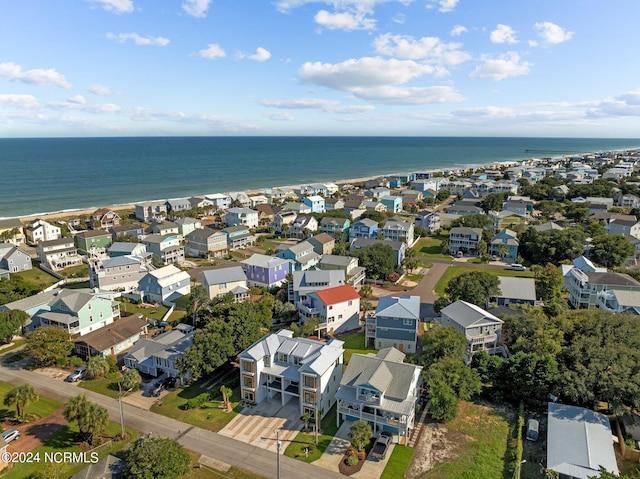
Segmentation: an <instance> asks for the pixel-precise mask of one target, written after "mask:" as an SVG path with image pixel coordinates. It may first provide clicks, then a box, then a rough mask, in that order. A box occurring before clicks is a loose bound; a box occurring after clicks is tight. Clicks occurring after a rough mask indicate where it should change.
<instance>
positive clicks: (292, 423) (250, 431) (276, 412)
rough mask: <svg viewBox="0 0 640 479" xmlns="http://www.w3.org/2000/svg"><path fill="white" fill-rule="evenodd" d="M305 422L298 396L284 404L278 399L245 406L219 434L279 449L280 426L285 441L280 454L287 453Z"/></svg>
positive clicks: (261, 446) (281, 440)
mask: <svg viewBox="0 0 640 479" xmlns="http://www.w3.org/2000/svg"><path fill="white" fill-rule="evenodd" d="M302 426H303V422H302V421H301V420H300V414H299V411H298V404H297V402H296V401H295V399H293V400H291V401H290V402H289V403H288V404H286V405H285V406H284V407H282V406H281V405H280V401H279V399H278V400H277V401H276V400H271V402H266V401H265V402H262V403H260V404H258V405H257V406H253V407H246V408H244V409H243V410H242V411H241V412H240V414H238V415H237V416H236V417H234V418H233V419H232V420H231V422H230V423H229V424H227V425H226V426H225V427H224V429H222V430H221V431H220V432H219V433H218V434H221V435H223V436H227V437H230V438H232V439H236V440H238V441H242V442H244V443H246V444H250V445H252V446H256V447H259V448H261V449H266V450H268V451H271V452H276V451H277V445H276V434H275V431H276V430H278V431H279V433H278V437H279V439H280V443H281V447H280V454H283V453H284V450H285V449H286V448H287V447H288V446H289V444H290V443H291V442H292V441H293V440H294V439H295V437H296V436H297V435H298V432H300V430H301V429H302Z"/></svg>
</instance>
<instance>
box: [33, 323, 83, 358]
mask: <svg viewBox="0 0 640 479" xmlns="http://www.w3.org/2000/svg"><path fill="white" fill-rule="evenodd" d="M72 350H73V342H72V341H71V335H70V334H69V332H68V331H67V330H66V329H64V328H59V327H41V328H38V329H36V330H35V331H33V332H32V333H29V335H27V337H26V346H25V352H26V353H27V354H29V355H31V356H33V357H34V359H35V361H36V363H37V364H38V365H41V366H49V365H52V364H55V363H56V361H58V360H60V359H64V358H66V357H67V356H68V355H69V354H71V351H72Z"/></svg>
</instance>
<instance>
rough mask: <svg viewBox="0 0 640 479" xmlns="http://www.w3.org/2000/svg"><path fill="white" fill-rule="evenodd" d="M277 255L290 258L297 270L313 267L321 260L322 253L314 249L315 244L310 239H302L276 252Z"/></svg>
mask: <svg viewBox="0 0 640 479" xmlns="http://www.w3.org/2000/svg"><path fill="white" fill-rule="evenodd" d="M276 256H277V257H278V258H282V259H286V260H289V261H290V262H291V264H292V266H293V269H294V270H295V271H305V270H307V269H311V268H313V267H314V266H315V265H316V264H318V261H320V255H319V254H318V253H316V252H315V251H314V250H313V245H312V244H311V243H309V242H308V241H301V242H300V243H298V244H295V245H293V246H289V247H286V248H285V249H281V250H280V251H278V252H277V253H276Z"/></svg>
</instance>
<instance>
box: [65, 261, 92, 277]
mask: <svg viewBox="0 0 640 479" xmlns="http://www.w3.org/2000/svg"><path fill="white" fill-rule="evenodd" d="M59 274H60V275H62V276H64V277H65V278H86V277H87V276H89V267H88V266H87V265H86V264H84V263H83V264H79V265H78V266H71V267H70V268H65V269H63V270H62V271H59Z"/></svg>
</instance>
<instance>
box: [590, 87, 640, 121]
mask: <svg viewBox="0 0 640 479" xmlns="http://www.w3.org/2000/svg"><path fill="white" fill-rule="evenodd" d="M587 114H588V116H589V117H592V118H602V117H628V116H640V90H636V91H630V92H626V93H623V94H622V95H619V96H617V97H615V98H607V99H605V100H601V101H596V102H591V103H590V104H589V109H588V112H587Z"/></svg>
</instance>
